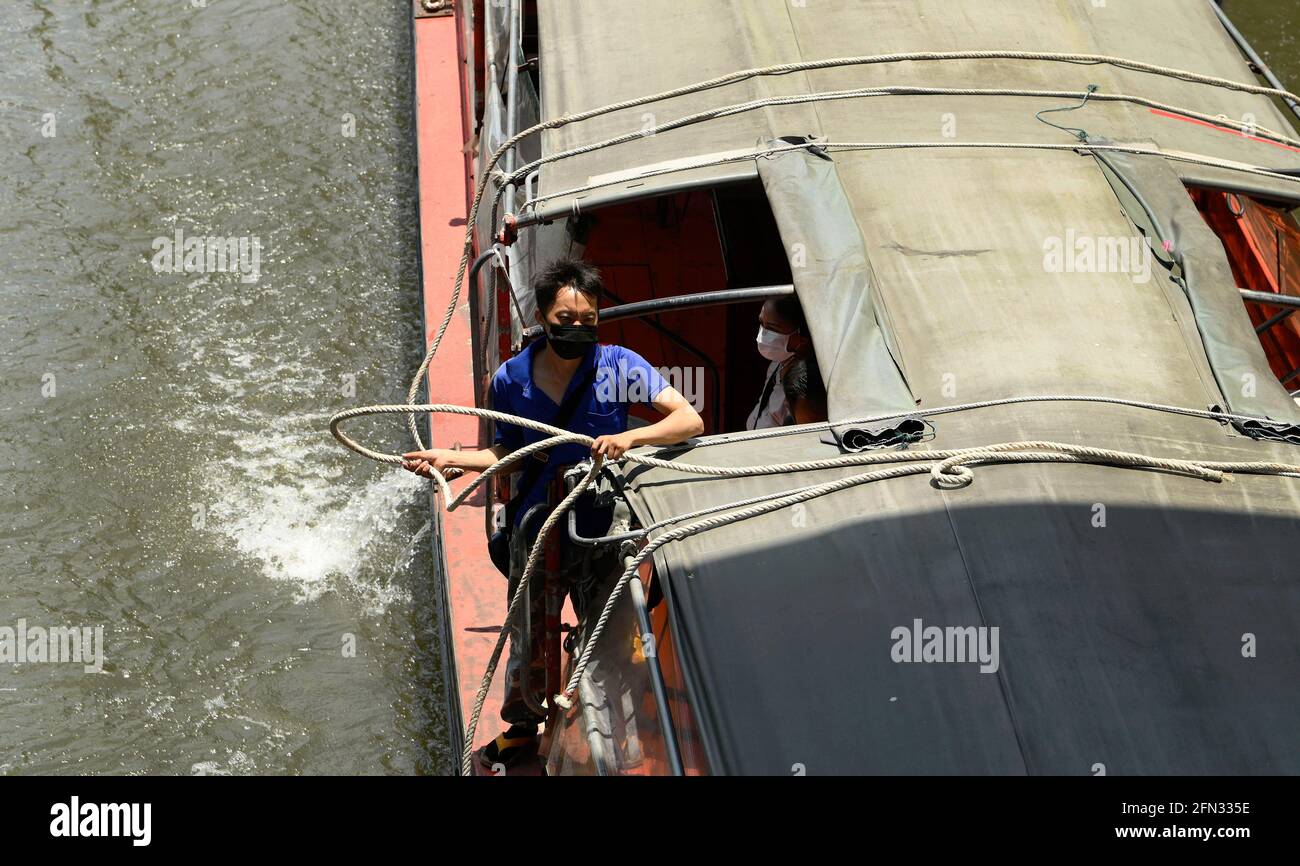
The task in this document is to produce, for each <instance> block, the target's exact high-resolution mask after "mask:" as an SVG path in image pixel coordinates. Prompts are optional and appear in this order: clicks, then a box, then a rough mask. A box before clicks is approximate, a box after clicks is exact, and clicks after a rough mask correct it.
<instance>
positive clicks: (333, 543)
mask: <svg viewBox="0 0 1300 866" xmlns="http://www.w3.org/2000/svg"><path fill="white" fill-rule="evenodd" d="M281 423H283V422H281ZM305 426H308V427H310V429H308V430H300V431H297V432H290V431H286V430H284V429H281V430H279V431H276V432H273V433H268V434H267V435H263V436H258V437H256V438H251V439H245V440H243V441H240V442H238V443H237V444H238V445H239V451H240V452H241V453H240V455H239V456H238V457H237V458H232V459H230V460H228V461H226V462H225V464H224V465H223V467H222V471H220V472H218V473H216V474H217V475H218V476H220V480H219V481H218V482H217V487H218V502H217V503H216V505H215V506H214V507H213V518H212V521H211V524H212V525H213V528H215V529H219V530H220V531H222V532H224V533H225V534H226V535H227V536H229V537H230V539H231V540H232V541H233V542H234V544H235V547H236V549H237V550H238V551H239V552H240V553H243V554H245V555H247V556H249V557H252V558H253V559H255V560H257V561H258V562H259V563H260V564H261V567H262V571H263V573H264V574H266V576H267V577H269V578H271V579H274V580H278V581H286V582H289V583H292V584H294V585H295V599H296V600H297V601H300V602H305V601H313V600H315V599H317V598H319V597H320V596H321V595H323V594H325V593H326V592H329V591H331V590H351V591H353V592H356V593H357V594H359V595H360V596H361V597H362V599H363V600H364V602H365V603H366V604H367V606H368V608H369V609H370V611H371V612H372V613H381V612H382V611H383V610H385V609H386V608H387V606H388V605H389V604H391V603H393V602H395V601H409V592H408V590H407V589H406V588H405V587H403V586H401V585H400V584H398V583H397V582H396V581H394V579H393V578H394V577H395V576H396V575H395V574H393V573H392V563H393V562H394V558H395V556H396V557H397V558H398V560H399V561H400V560H401V559H402V558H403V557H402V550H403V548H404V547H405V546H406V545H408V544H409V542H410V538H409V537H408V536H407V535H406V533H404V532H403V524H402V522H401V520H400V519H399V518H400V515H402V513H403V512H404V511H406V510H407V509H409V508H410V507H411V506H412V505H414V504H415V503H416V502H417V501H418V497H419V494H420V493H421V492H423V491H424V490H426V489H427V488H426V487H425V484H426V482H424V481H422V480H421V479H419V478H417V477H416V476H414V475H411V474H410V473H408V472H405V471H403V470H400V469H392V468H378V467H375V468H373V469H372V474H371V475H370V476H369V478H368V479H367V480H366V481H365V483H364V485H362V486H360V487H358V486H357V485H355V484H353V483H351V482H349V481H347V480H346V479H344V478H341V477H340V476H341V475H343V472H342V471H341V469H340V466H339V460H340V458H342V459H346V456H345V455H341V454H340V455H335V454H332V453H326V454H322V451H321V449H322V448H329V447H331V446H332V443H328V442H322V437H321V435H320V431H319V429H318V428H317V427H316V426H315V425H311V424H310V422H309V423H308V424H307V425H305ZM407 561H408V562H409V558H408V559H407Z"/></svg>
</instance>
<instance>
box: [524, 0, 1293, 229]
mask: <svg viewBox="0 0 1300 866" xmlns="http://www.w3.org/2000/svg"><path fill="white" fill-rule="evenodd" d="M539 30H540V34H539V35H540V55H541V57H542V58H543V59H542V63H543V68H542V73H541V81H542V85H541V116H542V119H543V120H554V119H556V118H560V117H563V116H565V115H575V114H578V113H580V112H583V111H587V110H590V109H594V108H598V107H601V106H605V105H610V104H614V103H618V102H621V101H624V100H630V99H636V98H638V97H643V96H647V95H650V94H655V93H660V92H664V91H668V90H671V89H674V88H679V87H683V86H686V85H690V84H693V83H696V82H700V81H704V80H708V79H712V78H715V77H718V76H723V75H729V74H731V73H735V72H738V71H741V70H746V69H753V68H758V67H765V66H771V65H775V64H788V63H796V62H800V61H812V60H825V59H829V58H847V57H859V56H863V55H873V56H876V55H892V54H901V53H914V52H965V51H1021V52H1059V53H1070V54H1095V55H1108V56H1112V57H1120V58H1126V59H1130V60H1136V61H1141V62H1145V63H1150V64H1156V65H1160V66H1165V67H1172V68H1176V69H1189V68H1190V69H1191V70H1192V71H1195V72H1198V73H1201V74H1204V75H1210V76H1216V77H1220V78H1226V79H1231V80H1233V81H1238V82H1245V83H1250V84H1253V83H1255V82H1256V79H1255V77H1254V75H1253V73H1252V72H1251V70H1250V67H1249V65H1248V64H1247V62H1246V61H1245V59H1243V57H1242V55H1241V53H1240V52H1239V51H1238V49H1237V48H1236V46H1235V45H1234V43H1233V42H1232V40H1231V37H1230V36H1229V34H1228V33H1227V32H1226V31H1225V30H1224V27H1223V26H1222V24H1221V23H1220V22H1219V20H1218V19H1217V18H1216V16H1215V13H1214V10H1213V9H1212V8H1211V7H1210V3H1209V2H1186V0H1143V2H1141V3H1110V4H1101V5H1099V4H1096V3H1094V2H1093V0H1063V2H1057V3H1024V2H1022V0H872V2H863V0H809V2H806V3H801V2H792V0H674V2H672V3H627V2H625V0H565V2H563V3H541V4H539ZM1092 85H1095V86H1096V87H1098V88H1099V90H1098V92H1099V93H1102V94H1127V95H1131V96H1139V97H1145V98H1147V99H1150V100H1153V101H1155V102H1159V103H1163V104H1167V105H1174V106H1179V107H1183V108H1188V109H1192V110H1194V111H1197V112H1200V113H1202V114H1205V115H1210V116H1216V115H1223V116H1224V117H1227V118H1230V119H1233V120H1236V121H1240V122H1244V123H1247V124H1251V125H1255V126H1259V127H1263V128H1268V129H1273V130H1277V131H1288V130H1289V129H1290V127H1289V124H1288V117H1287V116H1286V115H1285V114H1284V113H1283V111H1282V109H1280V108H1279V106H1278V105H1276V104H1275V103H1274V102H1273V101H1272V100H1271V99H1270V98H1269V97H1267V96H1261V95H1253V94H1249V93H1243V92H1238V91H1232V90H1225V89H1222V88H1217V87H1212V86H1208V85H1205V84H1201V83H1194V82H1190V81H1185V80H1181V79H1176V78H1169V77H1165V76H1161V75H1154V74H1150V73H1147V72H1142V71H1136V70H1130V69H1121V68H1117V67H1116V66H1113V65H1106V64H1079V63H1063V62H1055V61H1044V60H1013V59H970V60H943V61H937V60H934V61H932V60H914V61H899V62H888V63H877V64H869V65H845V66H839V67H833V68H828V69H818V70H813V71H801V72H793V73H788V74H783V75H771V76H761V77H754V78H749V79H746V80H743V81H738V82H735V83H731V84H727V85H723V86H719V87H716V88H712V89H709V90H704V91H701V92H696V93H691V94H689V95H684V96H680V97H675V98H672V99H668V100H665V101H661V102H656V103H653V104H650V105H643V106H636V107H632V108H628V109H626V110H623V111H617V112H614V113H611V114H606V115H602V116H600V117H596V118H592V119H589V120H584V121H581V122H577V123H573V124H570V125H566V126H562V127H559V128H557V129H552V130H548V131H546V132H545V133H544V138H543V147H542V151H543V153H544V154H547V155H553V154H557V153H562V152H565V151H568V150H571V149H573V148H575V147H580V146H586V145H590V144H593V143H596V142H601V141H604V140H607V139H610V138H613V137H615V136H620V135H626V134H628V133H637V132H640V133H644V135H641V136H638V137H637V138H635V139H634V140H632V141H629V142H627V143H623V144H619V145H615V146H612V147H606V148H602V149H598V150H594V151H592V152H589V153H584V154H582V155H580V156H575V157H572V158H567V159H564V160H561V161H557V162H553V163H549V164H547V165H545V166H543V167H542V170H541V177H540V189H539V190H538V193H539V195H540V196H541V197H542V198H543V199H545V201H544V204H542V205H540V206H539V207H540V208H541V209H542V210H544V211H546V212H548V213H553V214H554V213H564V212H567V211H568V210H569V209H570V208H571V206H572V204H573V202H574V200H575V199H576V200H579V201H582V200H584V199H590V198H591V197H592V196H594V195H596V192H595V191H593V192H589V193H584V194H583V195H581V196H566V195H562V193H563V192H564V191H565V190H571V189H577V188H581V187H585V186H588V185H589V184H593V183H609V182H611V181H615V180H617V179H619V178H625V179H627V180H626V181H625V182H624V183H622V184H617V183H616V184H613V185H611V186H608V187H605V188H603V192H605V193H606V194H610V193H616V192H617V193H622V194H625V195H626V194H628V193H629V192H639V193H643V194H652V193H653V192H655V191H657V190H663V189H668V188H673V187H676V186H679V185H681V184H685V183H698V184H706V185H707V184H713V183H718V182H723V181H726V180H734V179H737V178H742V177H751V178H752V177H753V176H754V174H755V172H756V168H755V165H754V163H753V162H734V163H728V164H725V165H721V166H717V167H712V168H706V169H696V170H694V171H691V172H684V173H683V172H673V173H670V174H662V175H659V176H656V177H652V178H647V179H643V180H636V179H633V178H635V176H636V175H638V174H642V173H644V172H646V171H649V170H656V169H663V168H668V167H672V166H673V165H679V164H681V163H683V162H688V161H691V160H698V159H701V158H707V157H710V156H726V155H735V154H743V153H745V152H746V151H750V150H753V149H754V148H755V146H756V145H757V144H759V143H761V142H766V141H768V140H770V139H775V138H781V137H783V136H788V135H812V136H824V137H826V138H829V139H830V140H832V141H837V142H850V141H858V142H861V141H929V142H945V141H947V142H953V141H964V142H975V141H990V142H992V141H1006V142H1044V143H1058V144H1059V143H1062V142H1065V143H1068V142H1069V141H1070V140H1071V139H1070V137H1069V135H1068V134H1066V133H1064V132H1062V131H1061V130H1059V129H1053V128H1052V127H1050V126H1048V125H1046V124H1044V123H1040V122H1039V121H1037V120H1036V119H1035V116H1034V115H1035V113H1036V112H1038V111H1040V110H1042V109H1044V108H1051V107H1056V106H1059V105H1062V104H1068V102H1069V100H1068V99H1061V98H1052V97H1032V96H994V95H974V94H970V95H948V94H944V95H888V96H869V97H858V98H849V99H841V100H834V101H819V102H815V103H804V104H794V105H780V106H769V107H765V108H761V109H757V110H752V111H746V112H742V113H737V114H734V115H731V116H727V117H722V118H716V119H712V120H709V121H707V122H704V123H700V124H696V125H693V126H690V127H686V128H684V129H678V130H670V131H662V132H659V131H656V128H657V127H659V126H662V125H664V124H666V123H668V122H669V121H672V120H676V119H678V118H680V117H685V116H687V115H691V114H694V113H696V112H699V111H702V110H706V109H712V108H718V107H722V106H727V105H734V104H740V103H746V102H750V101H753V100H757V99H764V98H769V97H793V96H799V95H802V94H812V93H826V92H830V91H840V90H851V89H859V88H880V87H904V86H908V87H926V88H959V89H1018V90H1038V91H1073V92H1078V93H1083V92H1085V91H1086V90H1087V89H1088V87H1089V86H1092ZM1049 117H1052V116H1051V115H1049ZM1062 117H1068V118H1071V122H1070V123H1069V124H1068V125H1069V126H1073V127H1084V128H1086V129H1087V130H1088V131H1090V132H1092V133H1093V134H1095V135H1099V136H1104V137H1106V138H1109V139H1112V140H1115V141H1127V142H1146V143H1155V144H1157V145H1159V146H1160V147H1162V148H1166V149H1169V150H1174V151H1185V152H1190V153H1197V154H1204V155H1208V156H1213V157H1218V158H1223V159H1228V160H1233V161H1236V162H1241V163H1244V164H1248V165H1254V166H1265V167H1273V168H1286V167H1290V168H1295V167H1300V153H1297V152H1296V151H1295V150H1294V149H1293V148H1288V147H1283V146H1279V145H1277V144H1276V143H1273V142H1269V141H1263V140H1258V139H1257V138H1252V137H1244V136H1243V135H1242V134H1241V133H1239V132H1234V131H1232V130H1225V129H1223V128H1217V127H1214V126H1213V125H1211V124H1207V123H1204V122H1195V121H1191V120H1188V119H1187V118H1184V117H1171V116H1169V115H1168V114H1167V113H1166V112H1162V111H1158V110H1153V109H1152V108H1150V107H1147V106H1141V105H1133V104H1129V103H1125V102H1099V101H1094V102H1091V103H1090V104H1089V105H1088V106H1087V108H1086V110H1083V111H1080V112H1077V113H1073V114H1069V115H1055V119H1056V120H1057V121H1059V120H1060V118H1062ZM915 156H916V154H914V153H908V152H902V153H887V154H875V155H873V156H871V157H870V159H872V160H873V161H876V162H883V163H886V164H887V165H890V166H892V165H895V164H898V163H900V162H912V161H914V158H915ZM981 158H982V155H979V154H971V153H967V152H963V151H961V150H955V151H948V152H944V153H940V154H930V155H927V157H926V160H925V161H924V165H923V168H924V169H925V170H927V171H928V170H930V169H931V168H934V167H936V165H937V166H938V167H941V168H942V169H943V171H946V170H963V169H962V167H963V166H965V165H967V164H968V163H969V162H970V161H971V160H972V159H981ZM1013 158H1014V157H1013ZM1032 158H1034V159H1039V160H1042V157H1041V156H1035V157H1032ZM1067 159H1068V157H1067V156H1059V157H1056V158H1055V159H1050V160H1043V161H1045V162H1047V163H1048V164H1051V163H1053V162H1056V163H1063V162H1065V161H1066V160H1067ZM947 166H952V167H953V169H948V168H946V167H947ZM1175 170H1176V171H1177V172H1178V173H1179V175H1180V176H1181V177H1182V178H1183V179H1184V180H1187V181H1188V182H1194V183H1213V184H1220V183H1221V184H1227V185H1230V186H1243V185H1244V186H1245V187H1247V188H1257V189H1258V190H1260V191H1265V192H1270V193H1274V194H1277V195H1279V196H1283V197H1288V198H1293V199H1294V198H1296V197H1297V187H1296V186H1295V185H1290V184H1287V183H1285V182H1279V181H1276V180H1270V179H1267V178H1261V177H1257V176H1250V175H1245V174H1240V173H1236V172H1231V171H1226V170H1224V169H1220V168H1213V167H1206V166H1198V165H1191V164H1178V165H1176V166H1175ZM943 171H941V172H940V173H941V174H942V173H943Z"/></svg>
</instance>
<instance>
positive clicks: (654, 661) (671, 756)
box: [623, 556, 685, 776]
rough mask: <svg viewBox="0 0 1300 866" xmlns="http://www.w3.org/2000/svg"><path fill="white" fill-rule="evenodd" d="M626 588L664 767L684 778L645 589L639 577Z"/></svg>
mask: <svg viewBox="0 0 1300 866" xmlns="http://www.w3.org/2000/svg"><path fill="white" fill-rule="evenodd" d="M631 561H632V557H630V556H629V557H627V558H626V559H625V560H624V561H623V567H624V568H627V565H628V563H630V562H631ZM627 588H628V591H629V592H630V594H631V596H632V607H633V608H634V609H635V610H636V621H637V625H638V627H639V628H640V629H641V653H642V654H643V655H644V656H645V661H646V665H647V666H648V667H649V668H650V687H651V688H652V689H653V690H654V695H655V711H656V712H657V713H658V714H659V728H660V729H661V730H662V731H663V734H664V748H665V750H666V751H667V752H668V766H669V767H670V768H671V769H672V771H673V775H674V776H682V775H685V772H684V771H683V769H682V752H681V749H680V748H679V747H678V745H677V729H676V728H675V727H673V717H672V713H671V712H669V709H668V689H667V687H666V686H665V685H664V672H663V669H662V668H660V667H659V648H658V647H657V646H655V635H654V629H652V628H651V627H650V614H649V613H648V612H647V611H646V606H645V587H643V586H641V578H640V576H638V575H633V576H632V579H631V580H630V581H628V584H627Z"/></svg>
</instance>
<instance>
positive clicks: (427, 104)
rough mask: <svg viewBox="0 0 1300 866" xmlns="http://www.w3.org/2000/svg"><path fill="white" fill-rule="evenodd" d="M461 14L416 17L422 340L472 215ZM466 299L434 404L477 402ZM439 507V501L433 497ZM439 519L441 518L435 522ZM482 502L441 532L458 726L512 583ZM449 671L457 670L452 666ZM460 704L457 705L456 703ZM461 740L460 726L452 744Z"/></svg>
mask: <svg viewBox="0 0 1300 866" xmlns="http://www.w3.org/2000/svg"><path fill="white" fill-rule="evenodd" d="M457 27H458V24H457V21H456V19H455V18H454V17H445V18H420V19H416V21H415V57H416V124H417V136H418V145H419V189H420V254H421V259H422V270H423V298H424V312H425V316H424V318H425V329H426V333H425V339H426V342H427V341H428V340H430V339H431V338H432V337H433V335H434V334H435V333H436V331H437V328H438V325H439V324H440V323H441V321H442V317H443V315H444V311H445V310H446V307H447V302H448V300H449V298H450V295H451V291H452V280H453V277H454V275H455V273H456V266H457V263H458V261H459V259H460V254H461V244H462V242H463V239H464V231H465V229H464V226H465V219H466V207H465V196H466V185H467V175H466V161H465V158H464V147H465V141H466V132H465V122H464V113H463V110H462V104H461V99H462V78H461V74H460V62H459V50H458V46H457ZM470 353H471V349H470V324H469V311H468V304H467V302H464V303H462V304H461V305H460V306H459V307H458V308H457V310H456V315H455V317H454V318H453V319H452V321H451V325H450V326H449V328H448V330H447V334H446V336H445V337H444V339H443V343H442V347H441V349H440V350H439V352H438V354H437V356H436V357H435V358H434V359H433V363H432V364H431V365H430V367H429V390H430V393H431V395H432V397H433V399H434V400H435V401H436V402H440V403H459V404H462V405H473V403H474V388H473V365H472V360H471V354H470ZM430 423H431V430H432V441H433V443H434V444H436V445H438V446H440V447H449V446H453V445H456V444H459V445H461V446H463V447H465V448H475V447H477V445H478V431H477V426H478V425H477V423H476V422H475V421H474V419H472V418H463V417H460V416H446V415H440V416H434V417H433V418H432V419H431V422H430ZM434 507H438V508H440V507H441V503H435V506H434ZM437 525H438V523H437V521H435V527H436V526H437ZM483 526H484V517H483V503H482V501H481V499H480V500H477V501H471V502H469V503H467V504H466V505H464V506H462V507H461V508H459V509H457V510H456V511H454V512H451V513H449V514H443V515H442V519H441V531H440V532H438V533H436V535H435V538H434V555H435V557H437V558H440V559H441V560H442V563H441V567H440V568H437V569H435V574H439V573H440V574H441V575H442V576H443V577H444V578H445V581H446V584H445V586H444V587H441V588H440V592H441V593H442V594H443V596H444V597H445V598H446V600H447V603H448V610H447V611H446V615H447V617H448V628H447V632H446V634H447V635H449V639H450V644H451V646H450V651H451V652H450V655H451V660H452V664H453V667H454V675H455V678H454V681H453V680H452V678H451V676H449V677H448V683H449V685H452V686H454V687H456V688H458V689H459V702H458V703H459V709H460V712H459V713H455V712H453V713H452V719H451V724H452V726H453V728H455V727H457V726H458V725H459V721H460V719H459V718H458V716H459V717H462V718H463V717H464V716H466V715H468V712H469V709H470V708H471V707H472V706H473V701H474V695H475V693H476V691H477V689H478V683H479V679H480V678H481V676H482V673H483V671H484V669H485V668H486V667H487V661H488V657H489V656H490V654H491V652H492V646H493V644H494V642H495V641H496V637H497V633H498V627H499V626H500V623H501V609H502V604H503V597H504V593H505V581H504V580H503V579H502V577H501V576H500V574H498V573H497V571H496V569H495V568H493V566H492V563H491V561H490V560H489V559H488V558H487V554H486V549H485V546H484V544H485V539H484V531H483ZM449 673H450V672H449ZM453 709H455V707H453ZM498 710H499V697H498V696H497V692H496V691H495V690H494V692H493V693H492V694H491V695H490V696H489V700H488V702H487V704H486V705H485V706H484V709H483V715H484V718H485V719H491V718H493V717H494V716H495V715H496V714H497V712H498ZM480 732H481V734H482V737H481V738H482V739H483V740H484V741H485V742H486V740H488V739H490V738H491V737H492V736H493V735H494V734H495V725H492V724H486V725H483V726H481V727H480ZM458 741H459V737H458V736H456V735H455V731H453V745H454V746H458V745H459V743H458Z"/></svg>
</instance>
